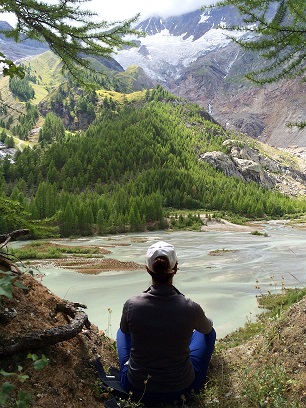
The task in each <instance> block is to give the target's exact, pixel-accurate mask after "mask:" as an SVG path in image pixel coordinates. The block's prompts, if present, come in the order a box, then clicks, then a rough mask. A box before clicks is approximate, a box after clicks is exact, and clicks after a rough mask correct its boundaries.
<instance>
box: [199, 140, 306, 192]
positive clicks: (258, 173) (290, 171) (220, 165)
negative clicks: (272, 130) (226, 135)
mask: <svg viewBox="0 0 306 408" xmlns="http://www.w3.org/2000/svg"><path fill="white" fill-rule="evenodd" d="M223 145H224V146H225V147H226V148H227V153H223V152H220V151H214V152H207V153H204V154H202V155H201V156H200V160H202V161H205V162H207V163H209V164H210V165H211V166H213V167H214V168H216V169H218V170H221V171H223V173H224V174H225V175H226V176H233V177H238V178H240V179H243V180H245V181H248V182H251V181H253V182H256V183H258V184H259V185H260V186H262V187H265V188H269V189H272V188H277V189H279V190H281V191H282V192H284V193H286V194H289V195H292V196H296V195H299V194H305V191H306V176H305V174H304V173H303V172H301V171H299V170H297V169H295V168H294V167H292V166H282V165H281V164H280V163H279V162H278V161H276V160H273V159H271V158H269V157H267V156H265V155H263V154H262V153H260V152H259V150H258V149H256V148H253V147H250V146H249V145H248V144H247V143H246V142H244V141H241V140H235V139H229V140H225V141H224V142H223ZM293 180H294V182H295V183H294V184H295V188H293V189H292V188H290V189H289V190H288V188H286V185H290V186H292V181H293ZM284 189H285V190H284Z"/></svg>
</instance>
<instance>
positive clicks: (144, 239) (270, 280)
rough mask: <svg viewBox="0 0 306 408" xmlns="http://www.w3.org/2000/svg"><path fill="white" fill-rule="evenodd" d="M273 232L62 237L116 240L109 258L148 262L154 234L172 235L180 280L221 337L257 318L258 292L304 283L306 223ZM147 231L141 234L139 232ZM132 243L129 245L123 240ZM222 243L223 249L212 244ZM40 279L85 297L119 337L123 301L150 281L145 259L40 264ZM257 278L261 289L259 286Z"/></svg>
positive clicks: (65, 293) (60, 291) (276, 226)
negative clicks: (95, 269)
mask: <svg viewBox="0 0 306 408" xmlns="http://www.w3.org/2000/svg"><path fill="white" fill-rule="evenodd" d="M264 231H266V232H267V233H268V235H269V236H268V237H264V236H256V235H251V234H250V233H249V232H224V231H222V232H214V231H211V232H185V231H178V232H167V231H159V232H152V233H138V234H136V233H135V234H126V235H118V236H107V237H106V236H105V237H94V238H89V239H85V240H84V239H82V240H60V241H61V243H65V244H71V245H99V246H103V245H110V244H111V245H112V247H111V248H108V249H110V250H111V251H112V253H111V254H110V255H106V256H107V257H110V258H116V259H119V260H121V261H134V262H138V263H141V264H143V265H144V263H145V253H146V250H147V248H148V246H149V245H151V244H152V243H153V242H155V241H156V240H164V241H168V242H171V243H172V244H173V245H174V246H175V248H176V251H177V254H178V264H179V265H178V266H179V270H178V273H177V275H176V276H175V278H174V285H175V286H176V287H177V288H178V289H179V290H180V291H181V292H182V293H184V294H185V295H186V296H187V297H190V298H192V299H193V300H195V301H196V302H198V303H199V304H201V306H202V307H203V309H204V311H205V313H206V314H207V315H208V316H209V317H211V318H212V319H213V321H214V326H215V328H216V331H217V336H218V338H221V337H223V336H225V335H226V334H228V333H230V332H231V331H233V330H235V329H236V328H238V327H241V326H243V325H244V324H245V322H246V321H247V320H250V319H251V320H252V321H254V320H255V316H256V314H258V313H259V312H260V309H258V307H257V301H256V295H258V294H259V293H260V292H263V293H267V291H268V290H270V291H271V292H272V293H273V292H274V291H275V292H280V290H281V285H282V282H283V283H284V285H285V287H295V286H296V287H301V286H306V273H305V266H306V253H305V241H306V231H304V230H299V229H293V228H290V227H286V226H285V225H282V224H280V223H277V222H275V223H269V224H267V225H266V226H265V230H264ZM137 238H141V240H137ZM126 243H128V244H129V245H127V246H123V245H122V244H126ZM215 250H219V251H223V250H224V252H222V255H221V256H212V255H209V252H210V251H215ZM41 272H42V273H44V274H45V276H44V277H43V280H42V283H43V284H44V285H45V286H47V287H48V288H49V289H50V290H51V291H53V292H54V293H55V294H56V295H58V296H59V297H61V298H64V299H67V300H70V301H73V302H79V303H82V304H85V305H87V313H88V316H89V320H90V321H91V322H92V323H94V324H95V325H97V326H98V327H99V328H100V329H102V330H105V331H106V333H107V334H108V335H109V336H110V337H113V338H114V337H115V335H116V331H117V328H118V326H119V321H120V316H121V312H122V306H123V303H124V302H125V300H126V299H128V298H129V297H130V296H132V295H135V294H138V293H139V292H142V291H143V290H145V289H146V288H147V287H148V286H149V285H150V276H149V275H148V274H147V273H146V271H145V267H144V269H143V271H142V270H137V271H112V272H102V273H100V274H99V275H85V274H80V273H77V272H75V271H73V270H66V269H60V268H53V267H48V268H42V269H41ZM256 286H259V289H256Z"/></svg>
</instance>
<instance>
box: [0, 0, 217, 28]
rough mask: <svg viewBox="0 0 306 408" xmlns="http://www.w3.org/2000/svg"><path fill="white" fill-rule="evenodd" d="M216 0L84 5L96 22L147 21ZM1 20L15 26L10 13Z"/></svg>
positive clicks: (120, 1)
mask: <svg viewBox="0 0 306 408" xmlns="http://www.w3.org/2000/svg"><path fill="white" fill-rule="evenodd" d="M47 2H48V3H57V1H56V0H49V1H47ZM215 2H216V0H185V1H180V2H178V1H177V0H154V1H150V2H147V1H143V0H128V1H127V0H109V1H103V2H101V0H91V1H88V2H85V3H83V8H85V9H86V10H90V11H93V12H95V13H97V14H98V17H97V18H95V20H97V19H98V20H106V21H120V20H124V19H128V18H131V17H134V16H135V15H136V14H138V13H140V14H141V15H140V19H139V21H141V20H145V19H146V18H148V17H151V16H158V17H163V18H165V17H169V16H175V15H180V14H184V13H187V12H189V11H194V10H197V9H199V8H200V7H202V6H205V5H210V4H213V3H215ZM0 20H4V21H7V22H9V23H10V24H12V25H14V24H15V16H14V15H12V14H8V13H2V14H0Z"/></svg>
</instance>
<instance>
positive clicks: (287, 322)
mask: <svg viewBox="0 0 306 408" xmlns="http://www.w3.org/2000/svg"><path fill="white" fill-rule="evenodd" d="M20 280H21V281H22V284H23V287H17V286H16V287H15V288H14V297H13V299H11V300H8V299H6V300H5V306H6V307H7V308H8V310H11V309H13V310H14V311H15V317H13V318H11V320H10V321H6V322H5V323H4V322H1V324H0V329H1V335H2V340H3V341H4V340H5V343H8V344H11V343H12V342H14V339H15V338H20V337H22V336H25V335H26V336H27V335H29V333H31V332H33V331H34V332H39V331H41V330H44V329H50V328H55V327H57V326H59V325H62V324H66V323H67V316H63V315H61V313H60V312H58V313H54V309H55V306H56V304H58V303H61V302H63V300H62V299H61V298H58V297H57V296H55V295H54V294H53V293H52V292H50V290H48V289H47V288H46V287H44V286H43V285H41V284H40V283H39V282H37V281H36V280H35V279H34V278H33V277H31V276H30V275H28V274H24V275H22V276H21V277H20ZM305 293H306V291H305V290H304V291H300V290H292V291H290V290H288V291H287V290H286V291H284V292H283V293H282V294H280V295H277V296H275V295H264V296H262V300H263V303H262V305H263V307H265V308H268V307H269V308H270V309H271V310H270V312H269V313H268V314H263V315H261V316H260V317H259V319H257V320H256V319H250V320H249V321H248V322H247V324H246V325H245V327H244V328H240V329H239V330H236V331H235V332H234V333H231V334H229V335H228V336H226V337H225V338H223V339H219V340H218V342H217V345H216V349H215V352H214V354H213V357H212V360H211V364H210V368H209V372H208V378H207V383H206V385H205V387H204V388H203V390H202V392H201V393H200V394H199V395H197V396H195V397H194V398H193V400H192V401H190V402H187V403H184V406H185V407H189V408H199V407H204V406H205V407H206V406H213V407H214V408H215V407H216V408H229V407H231V408H238V407H239V408H250V407H257V406H267V407H274V408H279V407H282V408H289V407H293V406H294V407H301V408H302V407H305V406H306V392H305V383H306V364H305V352H306V350H305V348H306V338H305V327H306V313H305V311H306V297H305ZM1 344H4V343H3V342H2V343H1ZM29 351H30V352H31V353H36V354H33V356H36V357H35V358H38V359H40V358H42V357H43V356H44V358H46V359H47V361H48V365H47V366H46V367H45V368H43V369H42V370H41V371H36V370H34V368H33V361H32V360H31V359H29V358H27V354H28V353H27V352H26V353H15V354H14V355H12V356H1V368H2V369H3V370H5V371H7V372H12V371H14V367H16V370H17V367H18V370H19V372H18V374H23V373H27V375H28V377H27V378H25V380H24V381H20V380H19V379H18V376H17V375H12V376H10V377H8V378H7V379H6V381H7V383H9V384H11V385H14V386H15V387H16V391H17V390H18V391H22V392H25V393H28V398H29V400H30V401H31V404H32V405H33V406H35V407H40V408H49V407H51V406H59V407H64V406H66V407H73V408H78V407H80V408H81V407H84V406H86V407H91V408H98V407H103V406H104V402H105V401H106V400H107V399H110V398H111V395H110V394H109V393H108V392H104V393H102V392H101V390H100V389H99V385H98V382H97V373H96V370H95V368H94V365H93V361H94V359H95V358H97V357H98V358H100V360H101V362H102V363H103V365H104V367H105V368H106V370H108V369H109V367H111V366H115V367H118V360H117V355H116V349H115V344H114V342H113V340H111V339H109V338H108V337H107V336H105V333H103V331H101V330H99V328H98V327H96V326H94V325H92V326H91V328H87V329H85V328H84V329H83V330H82V332H80V333H79V334H78V335H77V336H76V337H74V338H72V339H70V340H67V341H63V342H61V343H58V344H56V345H53V346H48V347H45V348H43V349H41V350H35V349H33V350H32V349H31V347H30V346H29ZM11 395H12V396H14V398H17V400H18V397H17V392H16V394H15V391H14V390H12V391H11ZM15 402H16V399H15ZM129 406H130V407H131V408H136V407H142V404H141V403H139V402H137V404H136V403H135V404H134V403H131V404H130V405H129ZM168 407H169V408H170V406H168ZM171 407H172V408H173V407H174V405H172V406H171Z"/></svg>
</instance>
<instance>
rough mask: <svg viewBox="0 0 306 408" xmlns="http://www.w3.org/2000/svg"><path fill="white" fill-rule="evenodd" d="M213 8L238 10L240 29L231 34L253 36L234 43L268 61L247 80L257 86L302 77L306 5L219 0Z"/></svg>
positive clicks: (285, 0) (288, 1) (286, 0)
mask: <svg viewBox="0 0 306 408" xmlns="http://www.w3.org/2000/svg"><path fill="white" fill-rule="evenodd" d="M216 5H217V6H228V5H229V6H234V7H236V8H238V10H239V12H240V14H241V16H242V18H243V21H244V25H243V26H231V27H227V28H229V29H231V30H240V31H248V32H250V31H251V32H253V33H254V36H253V37H250V36H248V37H247V38H243V37H242V38H241V39H235V38H233V40H234V41H236V42H237V43H238V44H240V45H241V46H242V47H243V48H244V49H246V50H252V51H256V52H259V53H260V55H261V56H262V57H263V58H264V59H266V60H267V61H268V64H267V65H266V66H264V67H263V68H262V69H260V70H258V71H255V72H251V73H249V74H248V75H247V76H248V78H250V79H251V80H252V81H255V82H258V83H267V82H275V81H278V80H279V79H281V78H291V77H297V76H302V75H303V74H304V73H305V70H306V66H305V58H306V49H305V43H306V19H305V15H306V3H305V1H296V0H280V1H274V0H268V1H262V0H223V1H219V2H217V4H216Z"/></svg>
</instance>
